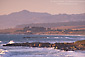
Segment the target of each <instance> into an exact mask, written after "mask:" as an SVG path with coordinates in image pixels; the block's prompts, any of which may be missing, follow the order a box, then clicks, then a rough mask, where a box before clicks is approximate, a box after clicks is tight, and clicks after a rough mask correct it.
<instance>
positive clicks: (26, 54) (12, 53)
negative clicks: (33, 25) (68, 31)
mask: <svg viewBox="0 0 85 57" xmlns="http://www.w3.org/2000/svg"><path fill="white" fill-rule="evenodd" d="M24 37H35V38H24ZM41 37H46V38H41ZM78 40H85V36H80V35H75V36H73V35H24V34H22V35H11V34H0V57H85V51H79V50H77V51H64V50H59V49H54V48H38V47H26V46H10V47H9V46H3V45H4V44H7V43H9V42H10V41H13V42H15V43H24V42H43V43H45V42H46V43H47V42H49V43H56V42H59V43H62V42H68V43H71V42H75V41H78Z"/></svg>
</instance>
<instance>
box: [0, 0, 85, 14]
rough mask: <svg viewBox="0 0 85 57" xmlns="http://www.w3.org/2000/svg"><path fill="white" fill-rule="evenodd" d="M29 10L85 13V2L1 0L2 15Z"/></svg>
mask: <svg viewBox="0 0 85 57" xmlns="http://www.w3.org/2000/svg"><path fill="white" fill-rule="evenodd" d="M22 10H28V11H31V12H44V13H45V12H46V13H50V14H80V13H85V0H0V15H4V14H10V13H12V12H18V11H22Z"/></svg>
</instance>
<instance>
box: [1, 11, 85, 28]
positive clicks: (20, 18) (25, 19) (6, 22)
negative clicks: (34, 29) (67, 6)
mask: <svg viewBox="0 0 85 57" xmlns="http://www.w3.org/2000/svg"><path fill="white" fill-rule="evenodd" d="M71 21H85V13H82V14H71V15H68V14H57V15H51V14H49V13H40V12H30V11H27V10H22V11H19V12H14V13H11V14H8V15H0V28H8V27H14V26H16V25H21V24H31V23H58V22H71Z"/></svg>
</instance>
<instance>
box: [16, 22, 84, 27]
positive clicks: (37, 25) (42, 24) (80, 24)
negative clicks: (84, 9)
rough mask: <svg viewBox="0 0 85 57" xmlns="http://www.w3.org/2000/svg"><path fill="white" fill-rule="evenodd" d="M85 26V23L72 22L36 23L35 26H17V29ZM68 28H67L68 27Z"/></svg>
mask: <svg viewBox="0 0 85 57" xmlns="http://www.w3.org/2000/svg"><path fill="white" fill-rule="evenodd" d="M82 25H85V21H71V22H58V23H34V24H23V25H17V26H16V28H24V27H28V26H30V27H46V28H53V27H60V26H82ZM83 27H84V28H85V26H83ZM66 28H67V27H66Z"/></svg>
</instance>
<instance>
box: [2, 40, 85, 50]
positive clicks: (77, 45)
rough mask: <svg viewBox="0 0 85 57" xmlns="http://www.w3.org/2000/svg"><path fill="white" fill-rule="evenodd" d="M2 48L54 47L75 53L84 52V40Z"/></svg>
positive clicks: (19, 44) (16, 44) (35, 43)
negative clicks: (77, 51) (76, 51)
mask: <svg viewBox="0 0 85 57" xmlns="http://www.w3.org/2000/svg"><path fill="white" fill-rule="evenodd" d="M3 46H28V47H40V48H41V47H46V48H48V47H54V49H60V50H65V51H75V50H85V40H82V41H76V42H74V43H54V44H51V43H41V42H32V43H28V42H26V43H12V44H6V45H3Z"/></svg>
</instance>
